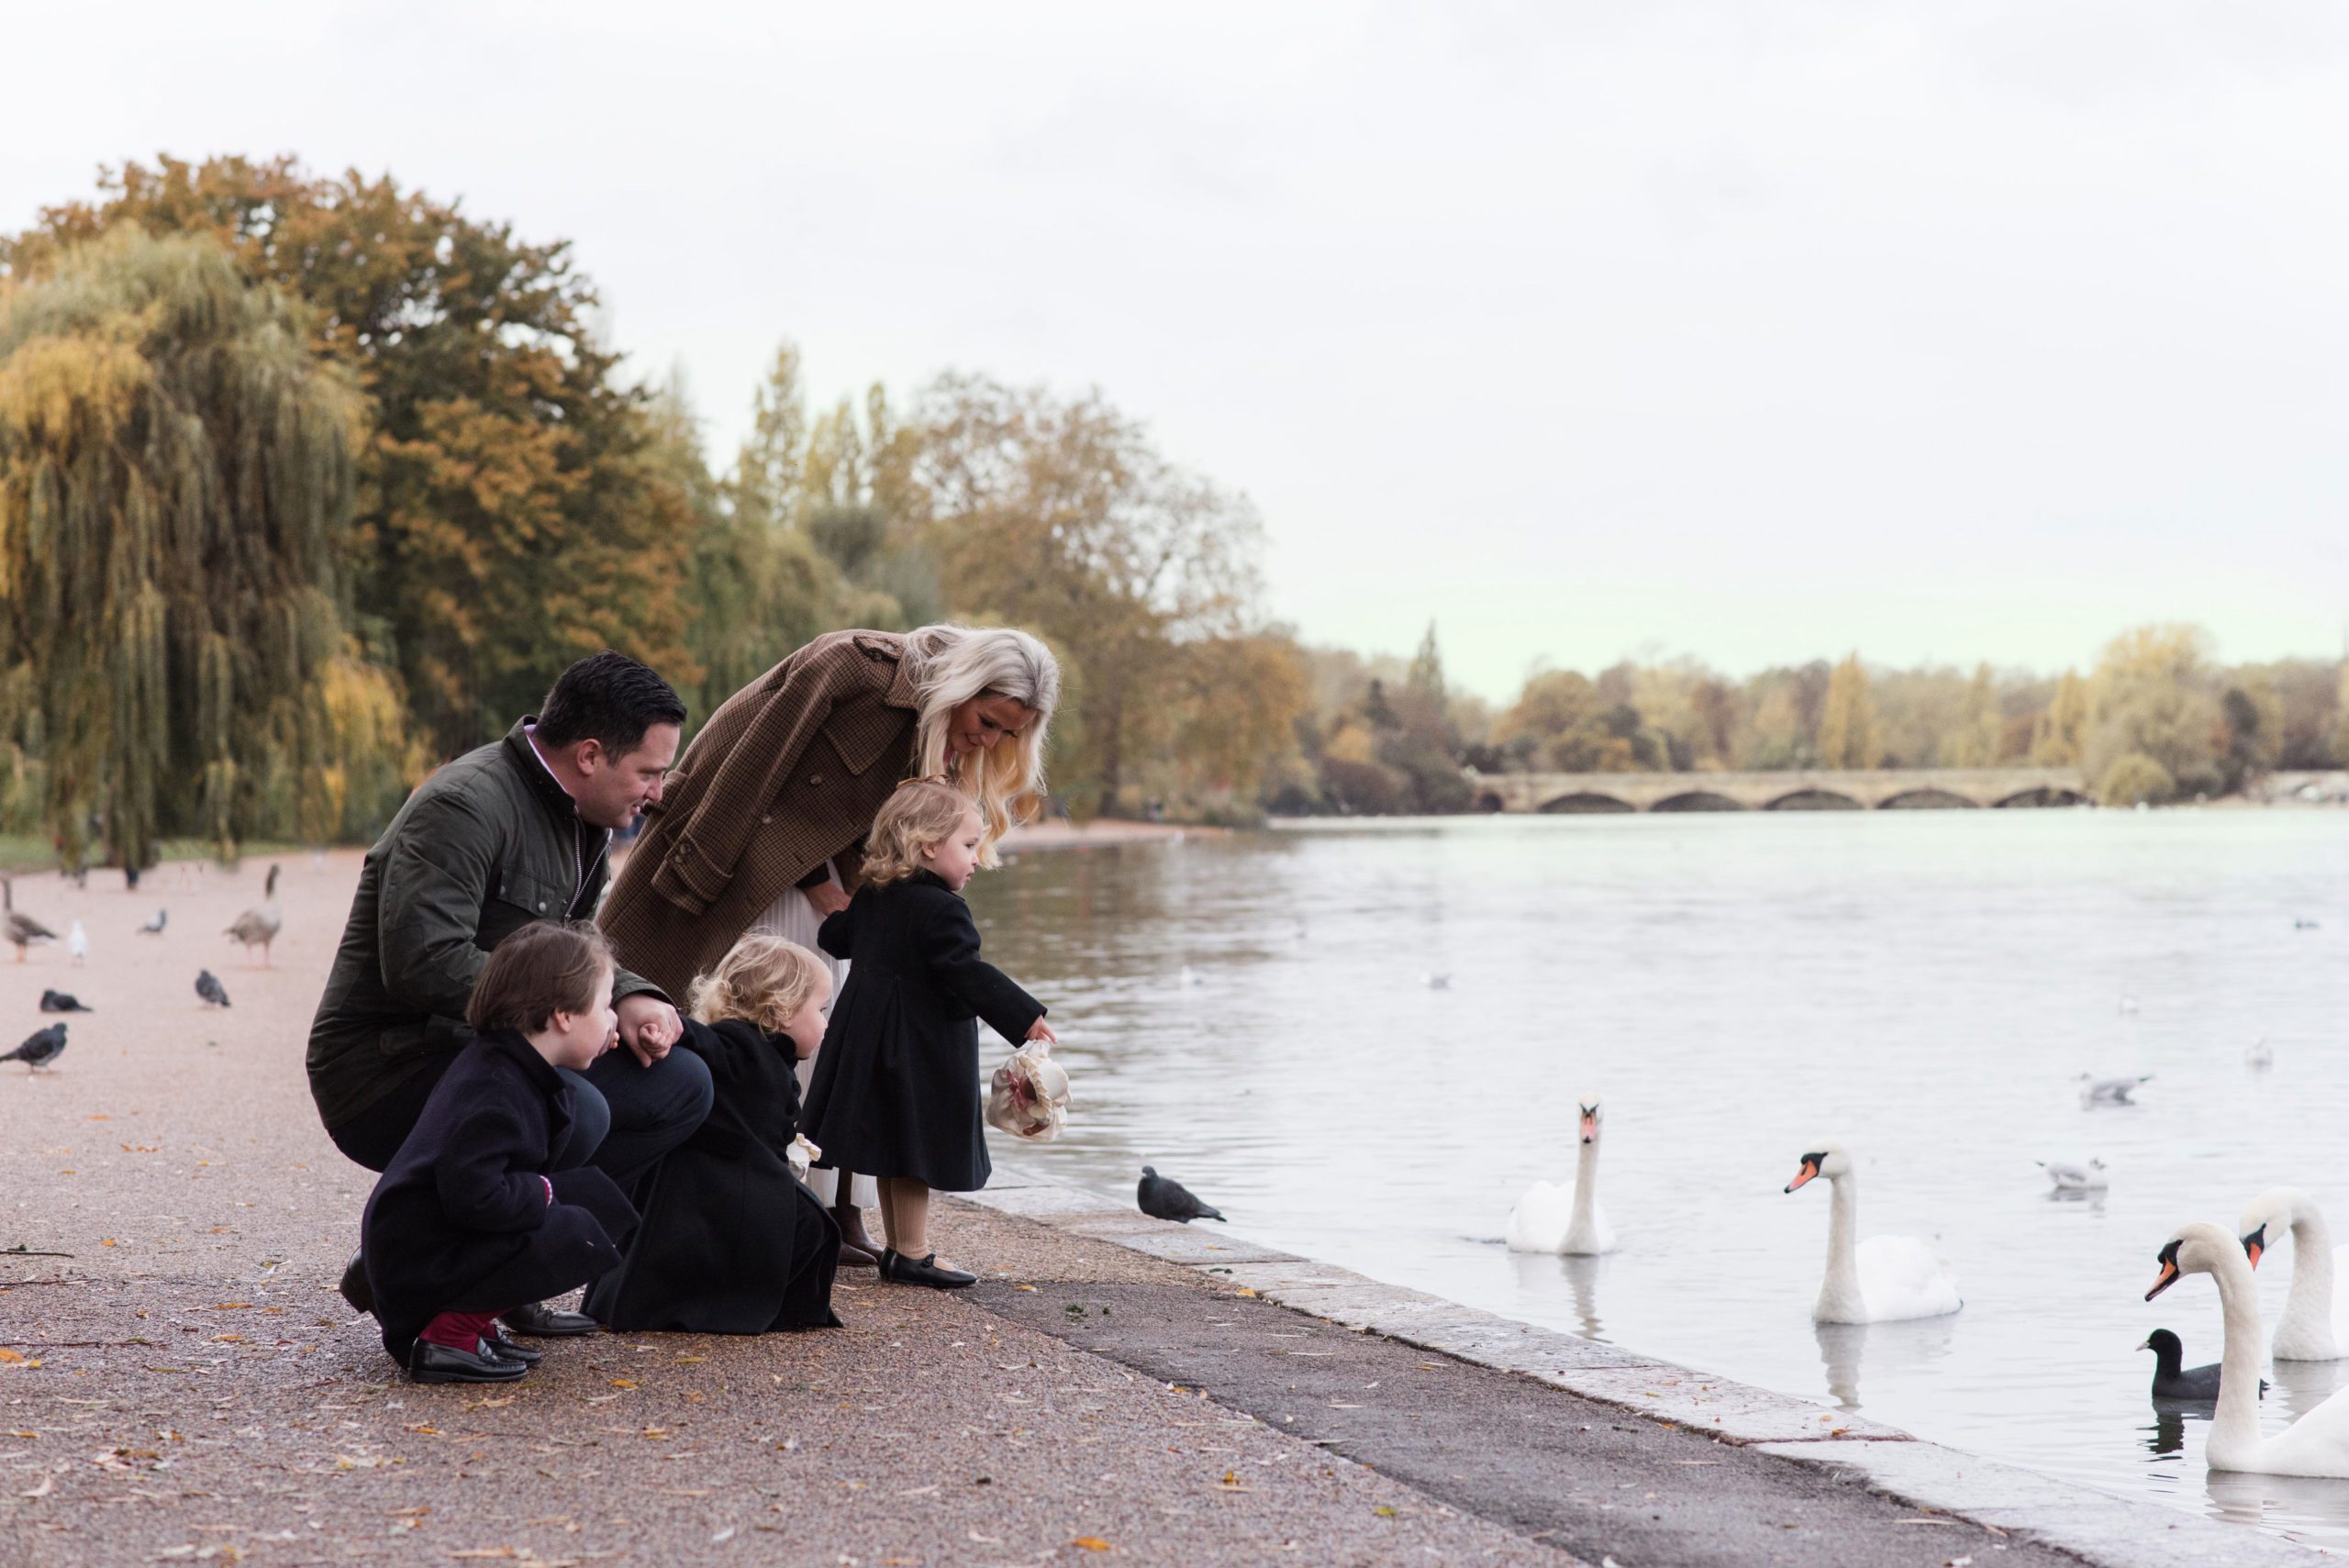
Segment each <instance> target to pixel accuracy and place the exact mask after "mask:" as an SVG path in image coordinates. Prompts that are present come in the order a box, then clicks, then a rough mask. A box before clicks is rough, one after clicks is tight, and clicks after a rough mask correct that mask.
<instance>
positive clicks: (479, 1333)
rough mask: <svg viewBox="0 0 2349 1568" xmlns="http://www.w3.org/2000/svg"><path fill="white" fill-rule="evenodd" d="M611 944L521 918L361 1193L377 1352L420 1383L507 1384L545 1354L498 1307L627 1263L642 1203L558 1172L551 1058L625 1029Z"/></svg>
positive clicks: (565, 1102) (581, 931)
mask: <svg viewBox="0 0 2349 1568" xmlns="http://www.w3.org/2000/svg"><path fill="white" fill-rule="evenodd" d="M612 978H613V965H612V954H611V949H610V948H609V947H608V946H607V945H606V943H605V941H604V939H603V937H602V936H601V935H600V934H599V933H598V932H597V931H596V929H595V928H594V927H592V926H573V925H564V924H559V923H556V922H552V921H542V922H540V923H538V924H534V925H529V926H525V927H523V928H522V929H519V930H518V931H516V932H515V933H514V934H513V935H512V936H510V937H507V939H506V940H504V941H503V942H500V943H499V944H498V946H497V948H496V950H495V951H493V952H492V953H491V954H490V955H489V962H488V963H487V965H486V966H485V967H484V969H483V970H482V973H481V978H480V980H479V981H478V982H476V983H475V984H474V986H473V999H472V1002H471V1004H470V1005H469V1006H468V1008H467V1014H466V1021H467V1022H468V1023H470V1024H471V1025H472V1026H473V1029H474V1030H475V1031H476V1034H477V1038H476V1039H475V1040H473V1042H472V1043H471V1044H469V1045H467V1046H466V1047H465V1049H464V1051H462V1053H461V1054H460V1055H459V1056H458V1057H457V1059H456V1061H455V1062H452V1063H451V1065H450V1067H449V1070H448V1072H447V1073H444V1074H443V1075H442V1077H441V1079H440V1084H438V1086H436V1087H435V1088H434V1089H433V1091H432V1096H431V1098H430V1099H429V1100H427V1101H426V1102H425V1106H424V1111H423V1114H422V1115H421V1116H419V1117H418V1118H417V1123H416V1128H415V1130H413V1131H412V1132H410V1133H409V1134H408V1135H407V1140H406V1142H404V1143H402V1144H401V1145H400V1149H399V1152H398V1153H397V1154H396V1155H395V1156H393V1159H392V1162H391V1164H390V1165H389V1166H388V1167H387V1168H386V1169H385V1170H384V1176H383V1180H381V1181H379V1182H378V1183H376V1184H375V1191H374V1193H373V1195H371V1196H370V1197H369V1198H368V1200H367V1215H366V1218H365V1220H364V1222H363V1224H362V1231H361V1255H362V1261H363V1262H364V1264H365V1267H366V1271H367V1281H368V1284H369V1286H370V1287H371V1288H372V1289H373V1292H374V1296H375V1318H376V1320H377V1321H378V1322H380V1323H381V1324H382V1325H383V1329H384V1349H385V1350H387V1351H390V1352H391V1353H392V1356H393V1359H394V1360H395V1361H398V1362H400V1363H401V1364H403V1365H404V1366H406V1368H407V1371H408V1375H409V1376H410V1377H412V1378H414V1379H415V1380H416V1381H417V1382H418V1383H504V1382H508V1381H510V1380H512V1379H514V1378H518V1377H519V1376H521V1375H522V1374H523V1373H526V1372H528V1371H529V1369H530V1365H531V1363H533V1362H537V1360H538V1359H539V1356H538V1352H537V1351H527V1350H524V1349H522V1348H521V1347H520V1346H518V1345H516V1344H515V1343H514V1342H513V1341H511V1340H507V1338H506V1337H505V1336H504V1335H503V1334H501V1333H500V1332H499V1331H498V1329H497V1323H496V1318H497V1316H498V1314H499V1313H501V1312H505V1311H509V1310H511V1309H512V1308H514V1307H517V1306H519V1305H521V1304H524V1303H527V1302H533V1301H542V1300H544V1299H546V1298H547V1297H549V1296H560V1295H561V1294H562V1293H563V1292H564V1291H567V1290H571V1289H574V1288H575V1287H577V1286H579V1285H582V1284H587V1283H588V1282H589V1281H591V1280H593V1279H594V1278H596V1275H598V1274H600V1273H603V1272H604V1271H605V1270H607V1269H608V1268H610V1267H612V1265H614V1264H615V1263H617V1262H619V1256H620V1254H619V1248H618V1245H617V1244H616V1242H615V1240H614V1239H615V1238H616V1237H619V1236H624V1235H626V1234H627V1233H628V1231H629V1229H630V1228H632V1227H633V1226H634V1225H635V1223H636V1211H635V1209H633V1208H632V1207H629V1201H628V1199H627V1198H626V1197H624V1196H622V1195H621V1194H620V1190H619V1188H618V1186H616V1185H614V1184H613V1182H612V1179H611V1178H610V1177H609V1176H607V1175H606V1174H605V1173H603V1172H602V1171H599V1170H597V1169H596V1167H595V1166H593V1165H582V1166H578V1167H576V1168H575V1169H573V1170H568V1171H550V1169H549V1167H550V1166H551V1164H552V1163H553V1161H552V1154H553V1151H555V1150H556V1149H558V1148H560V1147H561V1146H562V1140H563V1135H564V1134H565V1132H567V1131H568V1130H569V1129H570V1126H571V1121H572V1115H573V1110H572V1090H571V1086H570V1084H569V1082H568V1081H567V1080H566V1079H565V1078H564V1077H563V1076H562V1073H558V1072H556V1071H555V1069H556V1068H558V1067H568V1068H571V1069H572V1070H573V1071H574V1072H578V1071H584V1070H585V1068H586V1067H587V1066H588V1064H589V1063H591V1062H594V1061H595V1060H596V1058H597V1057H598V1056H601V1055H602V1054H603V1053H604V1052H605V1051H607V1050H608V1049H610V1047H611V1046H612V1045H613V1043H614V1042H615V1041H616V1040H618V1018H617V1017H616V1015H615V1014H614V1013H613V1010H612Z"/></svg>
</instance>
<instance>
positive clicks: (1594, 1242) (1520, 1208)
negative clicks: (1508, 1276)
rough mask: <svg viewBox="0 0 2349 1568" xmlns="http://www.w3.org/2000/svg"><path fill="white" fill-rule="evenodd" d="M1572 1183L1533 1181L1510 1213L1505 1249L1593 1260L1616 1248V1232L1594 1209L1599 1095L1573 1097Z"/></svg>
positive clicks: (1595, 1205) (1601, 1211) (1600, 1210)
mask: <svg viewBox="0 0 2349 1568" xmlns="http://www.w3.org/2000/svg"><path fill="white" fill-rule="evenodd" d="M1575 1112H1576V1116H1575V1140H1577V1142H1578V1143H1579V1144H1580V1150H1579V1151H1578V1152H1577V1153H1576V1155H1575V1184H1574V1185H1573V1186H1571V1187H1561V1186H1557V1185H1555V1184H1552V1183H1549V1182H1536V1183H1534V1184H1532V1185H1531V1186H1530V1187H1528V1188H1526V1189H1525V1195H1524V1196H1523V1197H1520V1198H1519V1199H1518V1200H1517V1207H1514V1208H1512V1209H1510V1210H1509V1211H1508V1250H1509V1251H1512V1252H1557V1253H1561V1254H1563V1255H1564V1256H1566V1257H1569V1258H1586V1257H1596V1256H1597V1255H1598V1254H1599V1253H1602V1252H1611V1251H1614V1250H1615V1228H1614V1227H1613V1226H1611V1225H1609V1224H1608V1223H1607V1215H1606V1213H1605V1211H1604V1210H1602V1209H1601V1208H1600V1207H1598V1119H1599V1113H1598V1095H1577V1096H1576V1097H1575Z"/></svg>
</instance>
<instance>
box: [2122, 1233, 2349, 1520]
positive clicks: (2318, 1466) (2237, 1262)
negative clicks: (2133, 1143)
mask: <svg viewBox="0 0 2349 1568" xmlns="http://www.w3.org/2000/svg"><path fill="white" fill-rule="evenodd" d="M2248 1251H2249V1249H2247V1248H2246V1247H2245V1246H2243V1243H2242V1242H2241V1241H2239V1240H2237V1239H2236V1238H2234V1237H2232V1236H2230V1235H2228V1234H2227V1233H2226V1231H2224V1230H2222V1229H2220V1228H2219V1227H2218V1226H2215V1225H2210V1224H2205V1223H2203V1222H2201V1221H2199V1220H2198V1221H2196V1222H2195V1223H2194V1224H2191V1225H2182V1226H2180V1227H2178V1228H2177V1229H2176V1230H2175V1231H2173V1232H2171V1233H2170V1238H2169V1240H2167V1241H2165V1242H2164V1243H2163V1244H2162V1250H2161V1251H2160V1252H2159V1253H2157V1254H2156V1255H2155V1259H2154V1262H2155V1263H2156V1265H2157V1268H2158V1271H2159V1272H2157V1273H2155V1274H2154V1287H2153V1288H2152V1289H2151V1290H2149V1291H2147V1292H2145V1299H2146V1300H2147V1301H2151V1300H2153V1299H2154V1297H2155V1296H2159V1295H2160V1294H2161V1293H2162V1292H2164V1291H2165V1290H2167V1289H2168V1288H2169V1287H2170V1286H2172V1285H2174V1284H2176V1283H2177V1282H2178V1281H2179V1280H2181V1279H2184V1278H2185V1277H2186V1276H2187V1275H2188V1274H2209V1275H2210V1277H2211V1279H2212V1280H2214V1281H2215V1282H2216V1283H2217V1284H2218V1287H2219V1307H2220V1309H2221V1313H2222V1314H2223V1321H2224V1324H2225V1343H2224V1347H2223V1349H2222V1350H2221V1353H2220V1357H2219V1400H2218V1405H2217V1406H2216V1407H2215V1408H2214V1409H2213V1410H2212V1412H2211V1417H2210V1437H2209V1438H2208V1439H2207V1440H2205V1442H2204V1444H2203V1454H2204V1457H2205V1458H2206V1459H2208V1461H2209V1462H2210V1468H2211V1469H2213V1470H2237V1471H2243V1472H2245V1473H2251V1474H2255V1475H2313V1476H2326V1477H2339V1478H2349V1389H2343V1390H2341V1391H2340V1392H2339V1393H2336V1394H2334V1395H2333V1396H2332V1397H2331V1398H2329V1399H2327V1400H2326V1401H2325V1402H2324V1403H2323V1404H2321V1405H2319V1406H2318V1407H2316V1408H2315V1409H2313V1410H2310V1412H2309V1413H2308V1414H2307V1415H2305V1416H2302V1417H2301V1418H2299V1420H2297V1421H2295V1422H2293V1423H2292V1424H2291V1425H2290V1426H2289V1427H2287V1428H2286V1429H2284V1430H2283V1431H2281V1432H2279V1433H2277V1435H2276V1436H2275V1437H2272V1438H2266V1437H2262V1436H2260V1432H2259V1351H2260V1340H2261V1339H2262V1337H2263V1336H2262V1334H2261V1331H2260V1323H2259V1286H2258V1284H2257V1282H2256V1281H2254V1279H2253V1277H2252V1273H2251V1262H2250V1260H2249V1258H2248V1257H2247V1256H2246V1253H2247V1252H2248Z"/></svg>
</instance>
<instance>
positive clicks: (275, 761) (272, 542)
mask: <svg viewBox="0 0 2349 1568" xmlns="http://www.w3.org/2000/svg"><path fill="white" fill-rule="evenodd" d="M308 335H309V324H308V322H307V321H306V318H305V317H304V314H303V310H302V307H300V306H297V305H295V303H293V302H292V301H290V300H289V299H287V298H286V297H285V295H283V294H282V293H281V292H280V291H278V290H277V289H275V288H273V287H271V286H268V285H256V284H251V283H249V282H248V281H247V280H246V278H245V276H244V275H243V274H242V273H241V272H239V268H238V266H237V264H236V262H235V261H234V260H233V259H232V258H231V256H230V255H229V254H228V250H226V249H225V248H224V247H223V246H221V245H220V244H218V243H217V241H215V240H212V239H206V238H202V237H195V236H185V237H177V238H168V239H156V238H150V237H149V236H146V235H142V234H139V233H137V232H136V231H133V230H129V229H125V230H121V231H118V232H116V233H113V234H110V235H108V236H106V237H105V238H104V239H99V240H96V241H94V242H92V243H89V244H86V245H83V246H79V247H76V248H74V249H73V250H71V251H70V252H68V253H66V254H65V255H64V256H62V257H61V258H60V259H59V260H58V261H57V264H56V265H55V266H53V267H51V268H48V269H45V270H44V271H43V272H41V273H40V274H39V276H38V277H37V278H34V279H30V280H23V281H17V282H13V283H11V284H7V285H6V292H5V293H0V672H5V673H0V693H6V694H8V695H9V697H10V698H11V700H12V702H13V705H14V706H15V707H16V708H17V711H16V712H14V713H12V714H10V715H8V716H6V717H8V718H10V719H11V720H13V721H14V722H13V723H12V725H11V728H13V729H16V730H17V731H19V732H33V733H37V734H38V737H39V740H38V745H39V754H40V757H41V759H42V762H43V764H44V774H45V777H44V784H43V800H42V806H43V811H44V815H45V816H46V817H47V819H48V821H49V823H50V828H51V831H52V832H53V833H54V834H55V835H56V837H57V840H58V842H59V847H60V850H61V852H62V853H63V854H64V855H65V856H66V857H67V858H68V859H69V860H71V861H78V860H80V858H81V857H82V856H83V853H84V852H85V851H86V849H87V847H88V835H89V833H90V831H91V829H92V828H93V826H94V825H95V828H96V830H97V832H98V833H99V835H100V837H101V839H102V841H103V844H104V846H105V849H106V851H107V852H108V854H109V856H110V858H117V859H119V860H120V861H121V862H123V863H124V864H126V865H143V864H146V863H148V862H150V861H151V860H152V858H153V854H154V843H155V840H156V839H157V838H158V837H159V836H161V835H165V834H192V835H198V836H202V837H206V838H209V839H212V840H215V841H216V842H217V843H219V844H221V845H222V846H224V847H225V846H228V845H229V844H232V843H233V842H235V841H236V840H238V839H239V838H241V837H245V836H248V835H249V834H250V832H251V831H253V830H254V828H256V827H267V828H274V829H276V830H279V831H293V830H296V829H300V828H307V829H309V830H310V832H311V833H312V834H313V835H314V836H317V837H325V836H326V834H327V832H328V831H330V830H332V828H334V827H337V826H340V824H339V823H332V822H329V821H328V817H340V815H341V813H342V811H343V809H344V807H345V806H347V805H348V801H347V799H346V798H344V797H343V796H341V795H336V794H334V790H335V789H336V788H337V787H338V786H337V785H336V784H335V773H334V770H336V769H338V768H340V769H343V770H345V773H346V776H347V771H348V769H349V768H350V766H351V764H352V763H353V762H354V761H357V762H359V763H360V765H362V766H364V765H365V764H366V762H367V760H366V759H356V760H354V759H352V758H351V757H350V756H348V755H347V754H344V753H345V751H347V749H348V743H349V740H350V730H351V722H352V718H353V713H354V709H356V710H361V711H371V710H380V709H381V707H382V706H383V704H382V697H383V695H384V682H383V678H382V677H381V675H380V674H378V673H374V672H372V671H370V670H368V669H366V668H365V667H364V666H363V665H360V664H358V663H357V662H355V661H354V660H352V659H351V654H350V649H349V644H348V640H347V638H346V636H345V633H344V630H343V622H342V617H341V615H340V609H339V606H338V600H337V591H336V583H337V568H338V564H339V557H340V551H341V550H343V549H344V548H345V541H344V539H343V535H344V531H345V530H346V528H348V526H349V521H350V517H351V497H352V461H351V457H352V452H353V450H354V448H355V446H356V444H357V442H358V440H359V439H360V430H359V428H358V417H359V409H360V404H359V401H358V398H357V395H356V393H355V390H354V389H353V387H352V386H351V384H350V382H349V378H348V377H347V375H346V374H344V373H340V372H339V371H337V370H335V369H333V368H331V367H330V366H329V365H328V363H327V362H325V361H322V360H321V359H320V358H319V357H318V356H317V355H316V354H314V353H313V352H312V351H311V350H310V349H309V347H308V346H307V345H308ZM394 728H396V726H395V727H394ZM339 741H340V742H341V743H342V746H341V749H339V746H338V742H339ZM368 744H369V745H370V746H371V747H373V748H375V749H376V750H377V751H380V750H381V749H382V748H383V747H384V745H390V746H393V747H396V745H397V739H396V737H395V736H394V737H391V738H389V739H386V738H385V737H384V736H381V735H374V734H372V733H371V735H370V737H369V740H368ZM322 786H323V787H324V789H325V791H326V793H325V794H324V795H322V794H321V789H322Z"/></svg>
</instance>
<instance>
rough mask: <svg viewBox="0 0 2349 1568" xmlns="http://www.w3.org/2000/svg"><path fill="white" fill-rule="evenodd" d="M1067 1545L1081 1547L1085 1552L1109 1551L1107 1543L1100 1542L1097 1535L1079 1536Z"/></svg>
mask: <svg viewBox="0 0 2349 1568" xmlns="http://www.w3.org/2000/svg"><path fill="white" fill-rule="evenodd" d="M1069 1544H1070V1545H1071V1546H1081V1547H1083V1548H1085V1551H1108V1550H1109V1543H1108V1541H1106V1540H1102V1539H1101V1538H1100V1537H1099V1536H1097V1535H1080V1536H1078V1537H1077V1538H1076V1539H1075V1540H1072V1541H1070V1542H1069Z"/></svg>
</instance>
